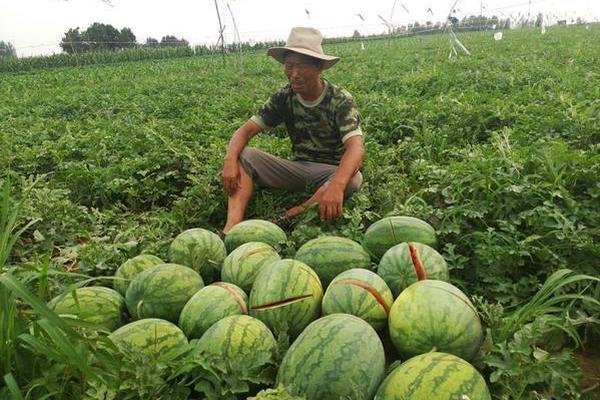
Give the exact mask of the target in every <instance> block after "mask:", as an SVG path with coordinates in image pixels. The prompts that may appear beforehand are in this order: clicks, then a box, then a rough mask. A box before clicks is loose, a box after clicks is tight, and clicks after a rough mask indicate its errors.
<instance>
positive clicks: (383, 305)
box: [322, 268, 394, 331]
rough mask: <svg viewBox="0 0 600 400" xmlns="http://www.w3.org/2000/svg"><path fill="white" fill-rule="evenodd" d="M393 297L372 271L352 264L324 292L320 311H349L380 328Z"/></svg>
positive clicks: (383, 282)
mask: <svg viewBox="0 0 600 400" xmlns="http://www.w3.org/2000/svg"><path fill="white" fill-rule="evenodd" d="M393 303H394V297H393V296H392V291H391V290H390V288H388V286H387V284H386V283H385V281H384V280H383V279H382V278H381V277H380V276H379V275H377V274H376V273H375V272H372V271H369V270H367V269H362V268H354V269H351V270H348V271H345V272H342V273H341V274H339V275H338V276H336V277H335V279H334V280H333V281H331V283H330V284H329V286H328V287H327V290H326V291H325V295H324V296H323V302H322V312H323V315H330V314H336V313H343V314H351V315H354V316H356V317H359V318H361V319H363V320H364V321H366V322H367V323H369V324H370V325H371V326H372V327H373V328H374V329H375V330H377V331H380V330H382V329H384V328H385V327H386V325H387V319H388V314H389V311H390V308H391V307H392V304H393Z"/></svg>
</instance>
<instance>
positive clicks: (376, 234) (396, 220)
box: [362, 216, 436, 260]
mask: <svg viewBox="0 0 600 400" xmlns="http://www.w3.org/2000/svg"><path fill="white" fill-rule="evenodd" d="M402 242H419V243H424V244H426V245H429V246H433V247H435V244H436V237H435V230H434V229H433V227H432V226H431V225H429V224H428V223H427V222H425V221H422V220H420V219H418V218H413V217H403V216H396V217H387V218H383V219H380V220H379V221H377V222H375V223H374V224H372V225H371V226H369V228H368V229H367V231H366V232H365V236H364V239H363V242H362V245H363V246H364V247H365V248H366V249H367V250H368V251H369V252H370V253H371V255H372V256H373V257H374V258H375V259H377V260H379V259H380V258H381V257H382V256H383V255H384V254H385V252H386V251H388V249H389V248H390V247H392V246H395V245H397V244H398V243H402Z"/></svg>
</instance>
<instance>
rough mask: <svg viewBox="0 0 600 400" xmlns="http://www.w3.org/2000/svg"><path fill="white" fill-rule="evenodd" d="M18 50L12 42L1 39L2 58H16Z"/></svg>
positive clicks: (0, 56) (0, 50)
mask: <svg viewBox="0 0 600 400" xmlns="http://www.w3.org/2000/svg"><path fill="white" fill-rule="evenodd" d="M16 57H17V50H16V49H15V47H14V46H13V45H12V43H11V42H4V41H0V58H16Z"/></svg>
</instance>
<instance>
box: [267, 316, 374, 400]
mask: <svg viewBox="0 0 600 400" xmlns="http://www.w3.org/2000/svg"><path fill="white" fill-rule="evenodd" d="M384 373H385V354H384V350H383V345H382V343H381V340H380V339H379V336H377V333H376V332H375V330H374V329H373V328H372V327H371V326H370V325H369V324H367V323H366V322H365V321H363V320H362V319H360V318H357V317H354V316H352V315H347V314H333V315H329V316H326V317H323V318H320V319H318V320H316V321H314V322H313V323H311V324H310V325H309V326H307V327H306V329H305V330H304V331H303V332H302V333H301V334H300V336H298V338H297V339H296V341H294V343H293V344H292V345H291V346H290V348H289V350H288V351H287V353H286V354H285V356H284V357H283V360H282V362H281V366H280V367H279V372H278V373H277V383H282V384H284V385H285V386H286V387H288V388H290V389H291V390H292V392H293V393H294V394H297V395H300V396H304V397H305V398H306V399H307V400H339V399H371V398H373V395H374V394H375V391H376V390H377V387H378V386H379V383H380V382H381V380H382V379H383V377H384Z"/></svg>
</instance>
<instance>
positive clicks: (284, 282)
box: [250, 259, 323, 337]
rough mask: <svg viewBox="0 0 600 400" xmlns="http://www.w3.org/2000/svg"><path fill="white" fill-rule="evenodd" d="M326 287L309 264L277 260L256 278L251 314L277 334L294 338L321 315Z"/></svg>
mask: <svg viewBox="0 0 600 400" xmlns="http://www.w3.org/2000/svg"><path fill="white" fill-rule="evenodd" d="M322 298H323V288H322V287H321V282H320V281H319V277H318V276H317V274H316V273H315V271H313V270H312V269H311V268H310V267H309V266H307V265H306V264H304V263H302V262H300V261H297V260H291V259H284V260H280V261H275V262H274V263H271V264H269V265H267V266H265V267H263V269H262V271H261V272H260V274H258V276H257V277H256V280H255V281H254V286H253V287H252V291H251V292H250V315H251V316H253V317H256V318H258V319H260V320H261V321H262V322H264V323H265V324H266V325H267V326H268V327H269V328H271V330H273V331H274V332H276V333H279V332H282V331H285V332H287V333H288V334H289V335H290V336H293V337H295V336H296V335H298V334H299V333H300V332H302V330H303V329H304V328H305V327H306V326H307V325H308V324H309V323H310V322H311V321H312V320H314V319H316V318H317V317H318V316H319V314H320V312H321V300H322Z"/></svg>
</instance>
